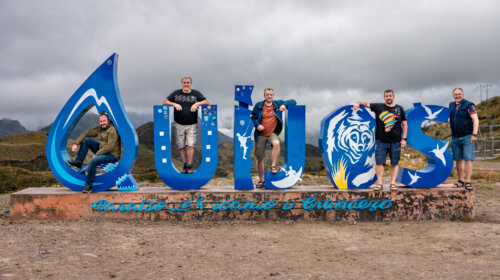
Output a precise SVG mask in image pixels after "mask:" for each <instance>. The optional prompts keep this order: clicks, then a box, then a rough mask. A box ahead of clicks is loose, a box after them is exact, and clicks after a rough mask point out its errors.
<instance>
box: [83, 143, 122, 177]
mask: <svg viewBox="0 0 500 280" xmlns="http://www.w3.org/2000/svg"><path fill="white" fill-rule="evenodd" d="M89 149H90V150H91V151H92V152H94V154H95V153H97V151H99V142H98V141H97V140H96V139H94V138H90V137H86V138H85V139H84V140H83V143H82V146H81V147H80V150H78V155H77V156H76V159H75V161H76V162H80V163H82V162H83V160H84V159H85V157H86V156H87V153H88V151H89ZM110 162H116V158H115V156H113V155H112V154H104V155H99V156H95V157H93V158H91V159H90V160H89V164H88V169H87V180H86V181H85V184H86V185H89V186H92V185H93V184H94V179H95V173H96V169H97V166H98V165H99V164H103V163H110Z"/></svg>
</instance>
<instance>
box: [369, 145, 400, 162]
mask: <svg viewBox="0 0 500 280" xmlns="http://www.w3.org/2000/svg"><path fill="white" fill-rule="evenodd" d="M387 154H389V157H390V159H391V165H398V164H399V159H400V158H401V142H396V143H385V142H381V141H379V140H377V142H376V144H375V163H376V164H384V165H385V159H386V157H387Z"/></svg>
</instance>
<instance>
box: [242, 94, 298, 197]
mask: <svg viewBox="0 0 500 280" xmlns="http://www.w3.org/2000/svg"><path fill="white" fill-rule="evenodd" d="M296 104H297V102H295V100H293V99H291V100H287V101H283V100H274V90H273V89H272V88H266V89H265V90H264V101H260V102H258V103H257V104H255V106H254V107H253V111H252V116H251V118H252V121H253V123H254V126H255V128H256V129H255V137H254V138H255V157H256V158H257V171H258V173H259V182H258V183H257V185H256V187H257V188H262V187H263V186H264V156H265V154H266V144H267V143H270V144H271V145H272V146H273V150H272V153H271V160H272V165H271V173H273V174H276V173H278V167H277V166H276V163H277V161H278V157H279V155H280V138H279V135H280V134H281V131H282V130H283V121H282V112H283V111H285V110H286V108H287V106H289V105H296Z"/></svg>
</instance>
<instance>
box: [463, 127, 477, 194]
mask: <svg viewBox="0 0 500 280" xmlns="http://www.w3.org/2000/svg"><path fill="white" fill-rule="evenodd" d="M471 137H472V136H471V135H468V136H466V137H464V138H463V140H464V141H463V147H464V149H463V156H464V158H463V159H464V161H465V167H464V168H465V182H466V186H465V187H466V188H469V189H471V188H472V187H471V186H472V185H471V184H470V180H471V176H472V161H473V160H474V158H475V144H474V143H472V142H471ZM467 183H469V184H467Z"/></svg>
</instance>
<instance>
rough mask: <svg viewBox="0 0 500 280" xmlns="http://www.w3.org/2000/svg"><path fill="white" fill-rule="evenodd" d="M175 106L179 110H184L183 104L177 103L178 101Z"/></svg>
mask: <svg viewBox="0 0 500 280" xmlns="http://www.w3.org/2000/svg"><path fill="white" fill-rule="evenodd" d="M174 108H175V110H177V111H181V110H182V106H181V105H179V104H177V103H175V104H174Z"/></svg>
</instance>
